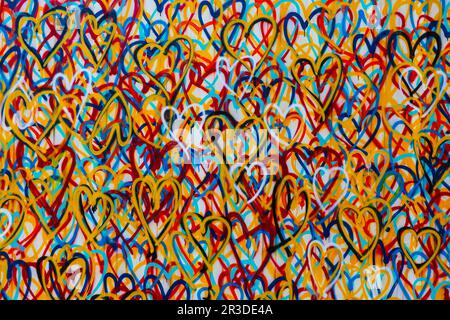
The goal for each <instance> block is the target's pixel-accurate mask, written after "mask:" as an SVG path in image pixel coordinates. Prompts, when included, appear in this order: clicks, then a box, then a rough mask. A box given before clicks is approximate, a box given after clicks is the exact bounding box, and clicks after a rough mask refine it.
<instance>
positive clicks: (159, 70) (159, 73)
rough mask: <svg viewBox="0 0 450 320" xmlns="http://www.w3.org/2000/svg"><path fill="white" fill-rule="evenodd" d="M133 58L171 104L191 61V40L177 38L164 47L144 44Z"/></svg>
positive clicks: (182, 37) (155, 44) (181, 37)
mask: <svg viewBox="0 0 450 320" xmlns="http://www.w3.org/2000/svg"><path fill="white" fill-rule="evenodd" d="M134 58H135V60H136V63H137V64H138V65H139V67H140V69H141V70H142V71H143V72H144V73H145V74H146V75H147V76H148V77H149V78H150V79H151V80H152V82H153V83H154V84H155V85H156V87H157V88H158V89H159V90H161V92H162V93H163V94H164V96H165V98H166V99H167V100H168V101H169V102H170V103H173V102H174V101H175V99H176V97H177V95H178V91H179V89H180V86H181V85H182V84H183V80H184V78H185V77H186V74H187V72H188V71H189V68H190V66H191V63H192V60H193V46H192V43H191V40H190V39H189V38H187V37H185V36H177V37H175V38H173V39H171V40H169V41H167V42H166V44H165V45H164V46H161V45H159V44H157V43H154V42H151V43H144V44H143V45H141V46H139V48H138V49H137V50H136V51H135V55H134Z"/></svg>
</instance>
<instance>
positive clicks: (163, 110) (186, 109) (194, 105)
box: [161, 103, 206, 160]
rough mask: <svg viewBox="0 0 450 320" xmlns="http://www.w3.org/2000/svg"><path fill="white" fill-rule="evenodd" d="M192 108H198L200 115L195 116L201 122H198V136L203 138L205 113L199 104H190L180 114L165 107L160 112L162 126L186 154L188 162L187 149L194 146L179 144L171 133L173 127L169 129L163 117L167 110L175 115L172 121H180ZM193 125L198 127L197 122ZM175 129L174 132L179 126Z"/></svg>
mask: <svg viewBox="0 0 450 320" xmlns="http://www.w3.org/2000/svg"><path fill="white" fill-rule="evenodd" d="M193 107H199V108H200V110H201V111H200V113H199V115H197V117H199V116H200V117H201V119H202V120H201V122H200V134H201V135H202V138H203V137H204V136H205V133H204V132H203V125H204V124H205V122H206V118H205V117H206V111H205V108H203V106H202V105H200V104H198V103H192V104H190V105H188V106H187V107H186V108H185V109H184V110H183V111H182V112H181V113H180V112H178V110H177V109H175V108H174V107H172V106H166V107H164V108H163V109H162V110H161V119H162V121H163V123H164V126H165V127H166V128H167V130H168V131H169V135H170V136H171V137H172V139H173V140H174V141H175V142H176V143H177V144H178V145H179V146H180V147H181V149H183V152H184V153H185V154H186V156H187V157H188V160H191V158H190V153H189V152H188V149H189V148H191V147H192V146H193V145H194V144H193V143H191V144H189V145H185V144H184V143H183V142H181V141H180V139H178V138H177V136H176V135H175V133H174V131H173V129H174V128H173V127H172V126H170V127H169V124H168V123H167V121H166V119H165V118H164V115H165V113H166V111H167V110H171V111H172V112H173V113H174V114H175V115H176V118H175V119H174V121H175V120H179V119H182V117H183V116H184V114H185V113H186V112H187V111H190V110H191V109H192V108H193ZM195 123H196V126H198V124H197V121H195ZM175 127H177V128H175V129H176V130H178V129H179V126H175Z"/></svg>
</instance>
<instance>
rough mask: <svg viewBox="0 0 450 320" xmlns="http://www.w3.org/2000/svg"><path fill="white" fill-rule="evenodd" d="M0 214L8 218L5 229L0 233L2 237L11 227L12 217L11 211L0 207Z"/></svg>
mask: <svg viewBox="0 0 450 320" xmlns="http://www.w3.org/2000/svg"><path fill="white" fill-rule="evenodd" d="M0 214H4V215H6V217H7V218H8V224H7V226H6V228H5V230H3V232H2V233H0V237H3V236H4V235H5V234H6V233H7V232H8V231H9V229H11V226H12V221H13V219H12V214H11V212H10V211H9V210H7V209H5V208H0Z"/></svg>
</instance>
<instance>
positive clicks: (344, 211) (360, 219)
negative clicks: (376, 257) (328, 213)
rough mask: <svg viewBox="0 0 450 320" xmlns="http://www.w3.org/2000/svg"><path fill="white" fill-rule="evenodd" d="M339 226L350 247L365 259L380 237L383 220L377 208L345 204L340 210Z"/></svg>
mask: <svg viewBox="0 0 450 320" xmlns="http://www.w3.org/2000/svg"><path fill="white" fill-rule="evenodd" d="M338 226H339V231H340V232H341V234H342V235H343V237H344V239H345V242H346V243H347V245H348V246H349V248H350V249H351V250H352V251H353V253H354V254H355V255H356V256H357V257H358V259H359V260H360V261H363V260H365V259H366V257H367V256H369V255H370V254H371V253H372V251H373V250H374V248H375V246H376V245H377V241H378V238H379V237H380V232H381V221H380V217H379V214H378V212H377V211H376V209H374V208H373V207H370V206H369V207H364V208H356V207H354V206H345V207H343V208H341V209H340V210H339V213H338Z"/></svg>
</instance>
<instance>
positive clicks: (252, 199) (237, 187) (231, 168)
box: [229, 161, 268, 204]
mask: <svg viewBox="0 0 450 320" xmlns="http://www.w3.org/2000/svg"><path fill="white" fill-rule="evenodd" d="M242 165H243V163H235V164H233V165H232V166H231V167H230V169H229V170H230V171H229V172H230V175H231V177H233V170H234V169H235V168H237V167H240V168H241V167H242ZM255 166H258V167H259V168H261V169H262V170H263V176H264V180H263V181H261V183H260V186H259V188H258V190H257V191H256V193H255V194H254V195H253V197H252V198H251V199H250V200H247V203H248V204H250V203H252V202H253V201H254V200H255V199H256V198H257V197H258V196H259V195H260V194H261V192H262V191H263V189H264V187H265V184H266V183H267V180H268V169H267V167H266V166H265V165H264V163H262V162H259V161H256V162H253V163H252V164H251V165H250V166H249V165H248V164H247V165H246V166H245V167H244V170H245V171H246V172H247V174H248V175H249V176H251V172H252V169H253V168H254V167H255ZM233 181H234V187H235V188H236V191H237V192H238V193H239V194H240V195H241V196H243V197H244V198H245V197H246V196H245V194H244V192H242V190H241V188H240V187H239V186H238V185H237V184H236V180H235V179H234V178H233Z"/></svg>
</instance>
